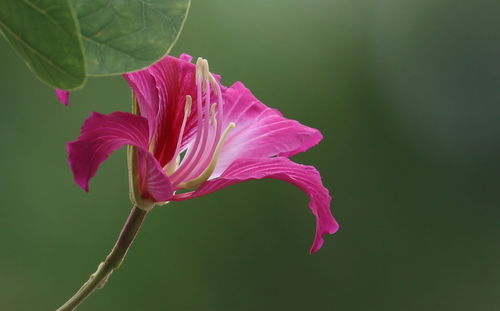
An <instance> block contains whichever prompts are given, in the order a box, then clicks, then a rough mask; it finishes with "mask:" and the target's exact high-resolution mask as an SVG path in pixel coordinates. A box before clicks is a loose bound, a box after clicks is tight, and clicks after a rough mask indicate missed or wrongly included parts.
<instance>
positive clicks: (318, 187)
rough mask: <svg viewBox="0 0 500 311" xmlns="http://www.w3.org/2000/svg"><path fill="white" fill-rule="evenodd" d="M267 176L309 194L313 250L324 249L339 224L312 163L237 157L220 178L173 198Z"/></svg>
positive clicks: (206, 192) (283, 159) (211, 190)
mask: <svg viewBox="0 0 500 311" xmlns="http://www.w3.org/2000/svg"><path fill="white" fill-rule="evenodd" d="M263 178H274V179H280V180H283V181H286V182H289V183H291V184H293V185H295V186H297V187H298V188H300V189H301V190H302V191H304V192H305V193H306V194H307V195H308V196H309V198H310V201H309V208H310V209H311V211H312V213H313V214H314V216H315V217H316V235H315V237H314V242H313V245H312V247H311V250H310V252H311V253H314V252H316V251H317V250H319V249H320V248H321V246H322V245H323V236H324V235H325V234H328V233H330V234H333V233H335V232H336V231H337V230H338V228H339V226H338V224H337V222H336V221H335V219H334V218H333V216H332V214H331V211H330V202H331V197H330V194H329V192H328V189H326V188H325V187H324V186H323V183H322V182H321V176H320V175H319V172H318V171H317V170H316V169H315V168H314V167H312V166H306V165H301V164H297V163H295V162H292V161H290V160H289V159H287V158H284V157H277V158H265V159H239V160H236V161H235V162H233V163H232V164H231V165H230V166H229V167H228V168H227V169H226V170H225V171H224V173H222V175H221V176H220V177H218V178H216V179H213V180H208V181H206V182H205V183H204V184H203V185H201V187H200V188H198V189H197V190H196V191H193V192H189V193H183V194H178V195H175V196H174V197H173V199H172V201H181V200H185V199H191V198H196V197H200V196H203V195H206V194H209V193H211V192H214V191H217V190H219V189H221V188H224V187H227V186H230V185H233V184H236V183H240V182H242V181H246V180H252V179H263Z"/></svg>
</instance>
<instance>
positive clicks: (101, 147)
mask: <svg viewBox="0 0 500 311" xmlns="http://www.w3.org/2000/svg"><path fill="white" fill-rule="evenodd" d="M148 139H149V135H148V123H147V121H146V119H145V118H143V117H141V116H137V115H133V114H130V113H125V112H113V113H111V114H109V115H104V114H100V113H97V112H93V113H92V114H91V115H90V117H88V118H87V120H85V123H84V124H83V126H82V128H81V131H80V136H79V137H78V138H77V139H76V140H75V141H73V142H69V143H68V144H67V146H66V148H67V150H68V155H69V156H68V161H69V166H70V168H71V171H72V172H73V177H74V179H75V182H76V183H77V184H78V185H79V186H80V187H81V188H82V189H84V190H85V191H88V182H89V180H90V179H91V178H92V177H93V176H94V175H95V173H96V172H97V169H98V168H99V165H100V164H101V163H102V162H103V161H105V160H106V159H107V158H108V157H109V155H110V154H111V153H112V152H113V151H115V150H117V149H119V148H120V147H122V146H124V145H133V146H136V147H138V148H143V149H145V150H147V148H148Z"/></svg>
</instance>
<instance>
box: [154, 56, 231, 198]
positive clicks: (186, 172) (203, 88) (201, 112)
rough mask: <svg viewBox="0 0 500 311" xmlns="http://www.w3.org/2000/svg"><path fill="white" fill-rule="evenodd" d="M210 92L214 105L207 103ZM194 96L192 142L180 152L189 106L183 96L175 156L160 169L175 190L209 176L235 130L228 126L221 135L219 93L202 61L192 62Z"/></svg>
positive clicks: (204, 61) (192, 185)
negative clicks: (193, 65) (194, 69)
mask: <svg viewBox="0 0 500 311" xmlns="http://www.w3.org/2000/svg"><path fill="white" fill-rule="evenodd" d="M212 91H213V92H214V94H215V95H216V97H217V102H216V103H211V102H210V101H211V92H212ZM196 92H197V94H196V95H197V96H196V98H197V99H196V108H197V116H196V117H197V128H196V129H195V131H196V136H195V139H194V140H193V141H191V143H189V144H188V145H187V146H186V147H185V148H183V149H182V150H181V145H182V138H183V136H184V131H185V128H186V123H187V120H188V117H189V115H190V113H191V106H192V98H191V96H189V95H186V104H185V106H184V119H183V121H182V126H181V130H180V133H179V139H178V141H177V146H176V149H175V153H174V156H173V157H172V159H171V160H170V162H169V163H168V164H167V165H165V167H164V170H165V172H166V173H167V175H169V176H170V180H171V182H172V185H173V186H174V188H176V189H181V188H189V189H194V188H197V187H198V186H200V185H201V184H202V183H204V182H205V181H206V180H207V179H208V178H209V177H210V175H212V173H213V171H214V169H215V165H216V164H217V158H218V155H219V152H220V150H221V148H222V146H223V144H224V141H225V140H226V137H227V135H228V134H229V132H230V131H231V130H232V129H233V128H234V127H235V124H234V123H232V122H231V123H229V125H228V126H227V127H226V129H225V130H224V131H222V121H223V100H222V92H221V89H220V86H219V84H218V83H217V81H216V80H215V78H214V76H213V75H212V74H211V73H210V71H209V67H208V62H207V60H206V59H203V58H198V60H197V61H196ZM181 155H183V156H181Z"/></svg>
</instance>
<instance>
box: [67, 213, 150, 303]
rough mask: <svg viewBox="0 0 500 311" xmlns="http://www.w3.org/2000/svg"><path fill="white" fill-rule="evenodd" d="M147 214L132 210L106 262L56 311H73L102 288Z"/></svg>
mask: <svg viewBox="0 0 500 311" xmlns="http://www.w3.org/2000/svg"><path fill="white" fill-rule="evenodd" d="M147 213H148V212H147V211H145V210H143V209H140V208H138V207H137V206H134V207H133V208H132V211H131V212H130V215H129V216H128V219H127V221H126V222H125V225H123V228H122V231H121V232H120V236H119V237H118V240H117V241H116V244H115V246H114V247H113V249H112V250H111V253H109V255H108V256H107V257H106V260H104V261H103V262H101V264H99V267H98V268H97V271H96V272H95V273H94V274H92V275H91V276H90V279H89V280H88V281H87V282H85V284H83V286H82V287H81V288H80V289H79V290H78V291H77V292H76V293H75V294H74V295H73V297H71V298H70V299H69V300H68V301H66V303H64V304H63V305H62V306H61V307H60V308H59V309H57V311H69V310H74V309H75V308H76V307H77V306H78V305H79V304H80V303H82V301H83V300H85V298H87V297H88V296H90V294H92V292H94V290H96V289H99V288H101V287H103V286H104V284H105V283H106V281H107V280H108V278H109V276H110V275H111V273H112V272H113V271H114V270H115V269H117V268H118V267H119V266H120V264H121V263H122V261H123V258H124V257H125V255H126V254H127V251H128V249H129V247H130V245H131V244H132V242H133V241H134V238H135V236H136V235H137V232H138V231H139V229H140V228H141V224H142V222H143V221H144V217H146V214H147Z"/></svg>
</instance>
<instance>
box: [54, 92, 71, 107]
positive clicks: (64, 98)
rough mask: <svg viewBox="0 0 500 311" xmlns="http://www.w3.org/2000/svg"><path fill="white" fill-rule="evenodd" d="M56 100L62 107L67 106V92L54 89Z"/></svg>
mask: <svg viewBox="0 0 500 311" xmlns="http://www.w3.org/2000/svg"><path fill="white" fill-rule="evenodd" d="M56 95H57V99H59V101H60V102H61V103H62V104H63V105H64V106H68V105H69V92H68V91H65V90H61V89H56Z"/></svg>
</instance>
